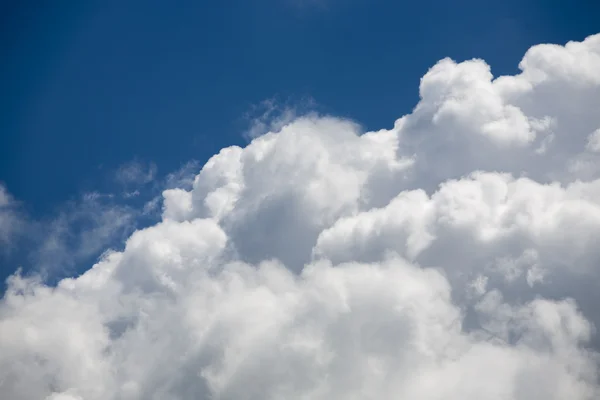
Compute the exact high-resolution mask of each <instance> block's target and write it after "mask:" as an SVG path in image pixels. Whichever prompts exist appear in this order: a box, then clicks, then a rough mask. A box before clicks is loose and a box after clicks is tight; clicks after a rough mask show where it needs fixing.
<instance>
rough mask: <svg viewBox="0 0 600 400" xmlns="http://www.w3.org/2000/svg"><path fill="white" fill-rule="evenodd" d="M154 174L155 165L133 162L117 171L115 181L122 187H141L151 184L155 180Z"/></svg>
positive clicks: (155, 170)
mask: <svg viewBox="0 0 600 400" xmlns="http://www.w3.org/2000/svg"><path fill="white" fill-rule="evenodd" d="M156 172H157V167H156V164H154V163H149V164H145V163H143V162H140V161H137V160H133V161H130V162H128V163H125V164H123V165H121V166H120V167H119V168H118V169H117V172H116V174H115V179H116V181H117V182H119V183H120V184H122V185H124V186H142V185H145V184H147V183H150V182H152V181H153V180H154V179H155V178H156Z"/></svg>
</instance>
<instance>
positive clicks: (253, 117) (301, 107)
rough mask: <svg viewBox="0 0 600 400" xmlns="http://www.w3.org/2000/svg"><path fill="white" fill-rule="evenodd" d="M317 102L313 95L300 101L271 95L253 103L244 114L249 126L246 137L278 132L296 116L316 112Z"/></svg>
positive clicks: (249, 138)
mask: <svg viewBox="0 0 600 400" xmlns="http://www.w3.org/2000/svg"><path fill="white" fill-rule="evenodd" d="M316 108H317V102H316V101H315V100H314V99H313V98H312V97H304V98H302V99H300V100H299V101H293V100H291V99H288V100H287V101H281V100H279V99H278V98H277V97H271V98H269V99H265V100H263V101H261V102H260V103H259V104H256V105H253V106H252V107H251V108H250V110H249V111H248V112H247V113H246V114H245V115H244V119H245V120H246V121H247V122H248V128H247V129H246V130H245V131H244V137H245V138H246V139H248V140H252V139H254V138H256V137H258V136H261V135H264V134H265V133H268V132H277V131H279V130H281V128H283V127H284V126H285V125H287V124H289V123H290V122H292V121H293V120H295V119H296V118H298V117H300V116H302V115H305V114H309V113H311V112H314V110H315V109H316Z"/></svg>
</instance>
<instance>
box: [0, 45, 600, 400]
mask: <svg viewBox="0 0 600 400" xmlns="http://www.w3.org/2000/svg"><path fill="white" fill-rule="evenodd" d="M520 68H521V71H522V72H521V73H520V74H518V75H516V76H504V77H499V78H495V79H494V77H493V76H492V75H491V73H490V69H489V67H488V66H487V65H486V64H485V62H483V61H481V60H473V61H467V62H463V63H456V62H454V61H452V60H442V61H440V62H439V63H438V64H436V65H435V66H434V67H433V68H432V69H431V70H430V71H429V72H428V73H427V74H426V75H425V76H424V77H423V79H422V81H421V86H420V93H421V99H420V101H419V103H418V104H417V106H416V107H415V109H414V110H413V112H412V113H411V114H409V115H406V116H403V117H402V118H400V119H399V120H398V121H396V123H395V124H394V127H393V128H392V129H390V130H381V131H377V132H366V133H363V132H361V130H360V127H359V126H357V125H356V124H354V123H352V122H350V121H346V120H342V119H338V118H333V117H320V116H316V115H308V116H305V117H300V118H296V119H294V120H292V121H290V122H288V123H286V124H284V125H283V126H281V127H280V129H278V131H277V132H269V133H266V134H264V135H261V136H259V137H257V138H255V139H254V140H253V141H252V142H251V143H250V144H249V145H248V146H246V147H245V148H239V147H230V148H227V149H223V150H222V151H221V152H220V153H219V154H217V155H215V156H214V157H213V158H211V159H210V160H209V161H208V162H207V163H206V164H205V165H204V166H203V167H202V169H201V171H200V172H199V173H198V174H197V175H196V177H195V179H194V182H193V185H192V187H191V188H187V187H184V188H177V187H173V188H170V189H168V190H165V191H164V193H163V197H164V201H163V216H162V221H161V222H159V223H158V224H156V225H154V226H151V227H149V228H146V229H143V230H138V231H136V232H135V233H134V234H133V235H132V236H131V237H130V238H129V239H128V240H127V242H126V245H125V248H124V250H123V251H120V252H106V253H105V254H104V256H103V258H102V259H101V260H100V261H99V262H98V263H97V264H96V265H94V266H93V267H92V268H91V269H90V270H88V271H87V272H86V273H84V274H83V275H81V276H79V277H76V278H68V279H64V280H62V281H60V282H59V283H58V284H57V285H56V287H48V286H46V285H44V284H43V283H41V282H40V281H37V280H35V278H22V277H20V276H18V275H15V276H13V277H12V278H11V280H10V282H9V287H8V291H7V293H6V295H5V296H4V298H3V299H2V302H1V303H0V392H1V393H2V394H3V396H4V397H7V398H11V399H33V398H35V399H38V398H39V399H44V398H46V399H54V400H56V399H187V398H217V399H239V398H244V399H280V398H289V399H308V398H310V399H375V398H377V399H379V398H381V399H392V398H418V399H426V400H427V399H431V400H434V399H464V398H477V399H484V400H487V399H489V400H500V399H514V400H517V399H519V400H521V399H523V400H524V399H577V400H584V399H586V400H587V399H590V400H591V399H596V398H598V397H600V383H599V380H598V379H599V378H598V376H599V372H600V369H599V367H600V353H599V350H600V343H599V341H598V340H597V335H596V326H600V312H598V310H597V307H596V305H597V304H598V302H600V294H599V293H598V290H597V288H598V285H600V242H599V239H598V238H600V159H598V157H599V155H598V154H599V152H598V151H597V149H596V147H598V146H597V145H598V143H597V142H598V140H597V139H598V138H597V136H598V134H597V132H598V129H600V114H599V113H598V112H597V111H598V110H599V109H600V35H597V36H592V37H589V38H587V39H586V40H584V41H583V42H577V43H576V42H572V43H569V44H567V45H566V46H555V45H540V46H535V47H533V48H532V49H530V50H529V51H528V52H527V54H526V55H525V57H524V58H523V60H522V62H521V64H520ZM278 128H279V127H278Z"/></svg>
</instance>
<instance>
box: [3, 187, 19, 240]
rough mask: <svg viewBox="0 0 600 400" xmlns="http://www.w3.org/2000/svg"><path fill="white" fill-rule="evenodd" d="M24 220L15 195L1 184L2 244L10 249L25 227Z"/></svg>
mask: <svg viewBox="0 0 600 400" xmlns="http://www.w3.org/2000/svg"><path fill="white" fill-rule="evenodd" d="M23 225H24V221H23V217H22V216H21V214H20V212H19V208H18V203H17V202H16V201H15V199H14V198H13V196H12V195H11V194H10V193H9V192H8V190H6V187H4V185H2V184H0V245H1V246H2V248H3V251H4V252H6V251H10V250H11V247H12V245H13V241H14V239H15V236H16V235H19V234H20V233H21V231H22V229H23Z"/></svg>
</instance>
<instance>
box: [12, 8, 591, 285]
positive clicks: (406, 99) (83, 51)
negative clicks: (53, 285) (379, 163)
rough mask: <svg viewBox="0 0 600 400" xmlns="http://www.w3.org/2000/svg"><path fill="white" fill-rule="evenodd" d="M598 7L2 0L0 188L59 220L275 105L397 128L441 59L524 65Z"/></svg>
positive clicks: (219, 139) (499, 66)
mask: <svg viewBox="0 0 600 400" xmlns="http://www.w3.org/2000/svg"><path fill="white" fill-rule="evenodd" d="M42 3H43V4H42ZM598 15H600V4H599V3H598V2H596V1H592V0H587V1H586V0H575V1H571V2H565V1H561V2H559V1H550V0H546V1H525V2H523V1H512V0H509V1H503V2H481V1H474V0H463V1H456V2H448V1H433V0H429V1H422V2H415V1H411V2H404V1H383V0H374V1H367V0H347V1H342V0H322V1H321V0H313V1H302V0H259V1H237V0H230V1H224V2H202V1H200V2H198V1H184V2H177V4H176V5H174V3H170V2H161V1H143V2H142V1H128V2H123V1H97V2H96V1H87V2H74V1H72V2H69V1H64V2H60V4H58V3H56V2H38V3H36V2H26V1H24V2H5V4H3V5H2V24H1V25H2V27H3V28H2V36H1V42H0V52H1V56H2V60H3V62H2V64H1V66H0V68H1V73H2V77H3V79H2V81H1V83H0V85H1V86H0V91H1V92H2V94H3V96H2V100H1V101H2V105H1V106H2V112H1V113H0V132H1V136H0V181H2V182H3V183H4V184H5V186H6V188H7V189H8V191H9V192H10V193H11V194H12V195H13V196H14V197H15V198H16V199H17V200H18V201H19V202H20V208H21V210H22V212H23V213H25V214H26V215H28V216H29V217H30V218H31V219H33V220H36V221H47V222H46V223H47V224H50V223H51V222H48V221H54V220H55V219H56V218H57V215H60V214H61V213H62V214H63V215H66V214H65V213H68V212H67V211H65V210H68V209H69V207H70V208H73V207H75V208H76V207H81V202H82V200H81V198H80V196H81V195H82V193H89V192H98V193H111V192H114V191H117V190H122V189H123V187H122V185H121V186H119V185H120V184H119V182H117V181H118V180H115V179H114V176H115V173H116V171H118V170H119V168H121V167H122V166H123V165H127V163H131V162H132V161H136V162H138V163H139V165H143V166H145V167H144V168H156V170H155V173H154V176H156V177H161V178H162V177H164V176H165V175H166V174H168V173H170V172H173V171H176V170H178V169H179V168H181V167H182V166H183V165H185V163H186V162H188V161H190V160H197V161H198V162H199V163H200V164H202V163H203V162H204V161H206V159H207V158H208V157H210V156H211V155H213V154H215V153H216V152H218V150H219V149H220V148H222V147H225V146H228V145H232V144H243V143H245V142H246V139H245V138H244V135H243V133H244V132H245V131H246V130H247V129H248V126H249V125H250V120H251V119H252V118H253V117H255V116H256V115H257V114H260V113H261V112H262V110H263V109H261V104H262V102H264V101H265V100H267V99H276V103H277V104H286V105H289V106H292V107H293V106H296V105H303V104H304V105H305V104H307V103H310V104H311V107H314V108H316V109H317V110H319V111H320V112H323V113H331V114H334V115H338V116H345V117H351V118H352V119H354V120H356V121H357V122H359V123H360V124H362V125H363V126H364V128H365V129H379V128H383V127H389V126H391V125H392V123H393V121H394V120H395V119H396V118H398V117H399V116H401V115H403V114H405V113H407V112H410V110H411V108H412V107H413V106H414V105H415V104H416V102H417V101H418V83H419V79H420V77H421V76H423V74H424V73H425V72H426V71H427V69H428V68H430V67H431V66H432V65H433V64H434V63H435V62H436V61H437V60H439V59H441V58H443V57H446V56H449V57H451V58H453V59H455V60H458V61H462V60H465V59H470V58H473V57H477V58H483V59H485V60H486V61H487V62H488V63H489V64H490V65H491V66H492V71H493V73H494V74H495V75H499V74H506V73H515V71H516V70H517V64H518V62H519V60H520V59H521V57H522V56H523V54H524V52H525V51H526V49H527V48H529V47H530V46H531V45H533V44H537V43H544V42H552V43H561V44H564V43H565V42H566V41H567V40H581V39H583V38H584V37H586V36H587V35H589V34H592V33H596V32H597V31H599V30H600V23H599V22H598V18H597V16H598ZM149 165H152V167H148V166H149ZM73 201H75V202H76V203H77V204H78V205H73V204H71V203H69V202H73ZM130 205H131V204H130ZM128 206H129V205H128ZM65 218H67V217H65ZM67 219H69V218H67ZM72 225H75V226H76V225H77V223H73V224H72ZM81 229H83V228H81ZM23 246H25V248H26V245H23ZM21 251H22V250H21ZM92 253H93V252H92ZM19 254H22V253H19ZM9 265H14V264H5V266H6V267H5V268H4V271H3V274H2V275H6V274H7V273H10V272H12V269H14V268H12V267H10V266H9Z"/></svg>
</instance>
